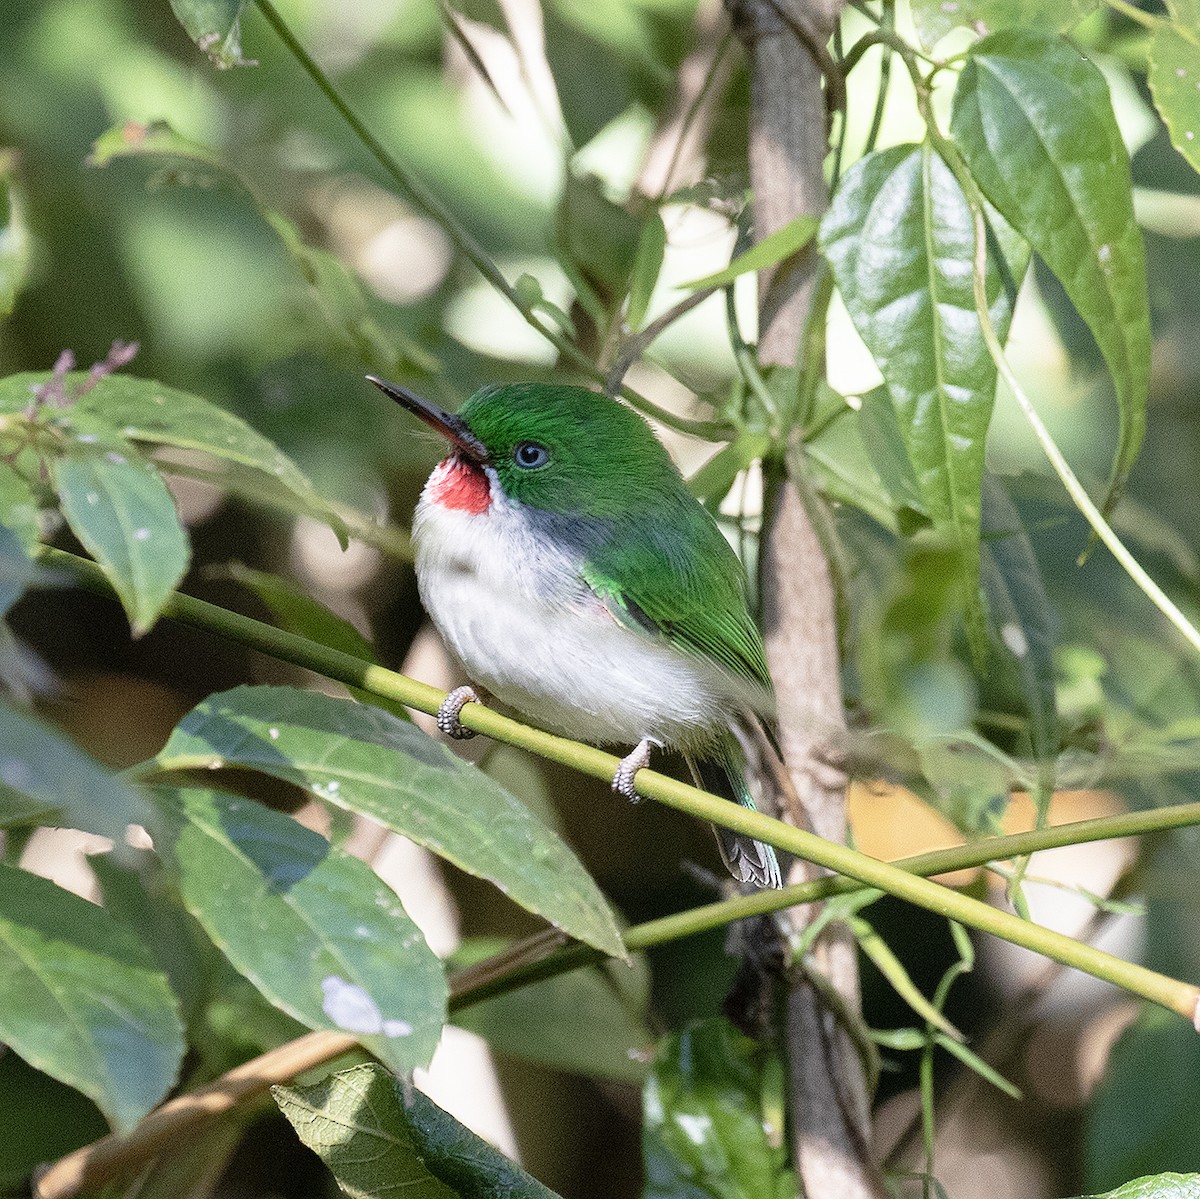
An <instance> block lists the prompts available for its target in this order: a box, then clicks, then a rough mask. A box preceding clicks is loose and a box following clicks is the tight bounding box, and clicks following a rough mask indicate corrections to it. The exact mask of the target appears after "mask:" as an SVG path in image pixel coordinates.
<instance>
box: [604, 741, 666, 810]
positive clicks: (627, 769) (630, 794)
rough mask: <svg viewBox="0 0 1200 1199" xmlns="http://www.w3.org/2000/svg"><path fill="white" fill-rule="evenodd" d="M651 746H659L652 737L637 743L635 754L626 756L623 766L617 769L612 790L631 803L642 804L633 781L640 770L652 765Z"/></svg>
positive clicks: (622, 760)
mask: <svg viewBox="0 0 1200 1199" xmlns="http://www.w3.org/2000/svg"><path fill="white" fill-rule="evenodd" d="M651 745H658V742H657V741H655V740H654V739H653V738H651V737H643V738H642V739H641V740H640V741H639V742H638V743H637V746H636V748H635V749H634V750H633V752H632V753H629V754H626V755H625V757H623V758H622V759H621V764H620V765H619V766H618V767H617V772H616V774H614V775H613V778H612V789H613V790H614V791H615V792H616V793H617V794H618V795H623V796H625V798H626V799H627V800H629V802H630V803H641V802H642V797H641V796H640V795H639V794H638V791H637V788H636V787H635V786H634V785H633V780H634V778H635V777H636V776H637V772H638V771H639V770H643V769H645V768H646V767H647V766H649V765H650V746H651Z"/></svg>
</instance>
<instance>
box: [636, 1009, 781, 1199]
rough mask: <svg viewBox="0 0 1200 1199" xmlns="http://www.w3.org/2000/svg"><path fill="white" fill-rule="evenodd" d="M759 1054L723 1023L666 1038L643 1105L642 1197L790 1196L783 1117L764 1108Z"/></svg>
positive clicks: (776, 1198) (718, 1198) (725, 1198)
mask: <svg viewBox="0 0 1200 1199" xmlns="http://www.w3.org/2000/svg"><path fill="white" fill-rule="evenodd" d="M761 1056H762V1050H761V1047H760V1046H758V1045H756V1044H755V1043H754V1042H753V1041H751V1040H750V1039H749V1038H747V1037H744V1036H742V1035H741V1034H740V1033H739V1032H737V1031H736V1030H735V1029H734V1028H733V1027H732V1025H730V1024H729V1023H728V1022H727V1021H725V1020H706V1021H704V1022H703V1023H701V1024H697V1025H694V1026H693V1027H692V1028H689V1029H687V1030H686V1031H684V1032H682V1033H675V1034H672V1035H671V1036H669V1037H667V1039H666V1041H665V1042H664V1043H663V1046H662V1049H661V1050H660V1052H659V1056H658V1058H657V1060H656V1061H655V1063H654V1072H653V1074H652V1075H651V1077H650V1080H649V1081H648V1082H647V1083H646V1087H645V1091H644V1094H643V1101H642V1106H643V1113H644V1125H643V1133H642V1154H643V1160H644V1162H645V1167H646V1189H645V1192H644V1199H780V1196H783V1195H794V1194H795V1193H796V1192H795V1186H794V1184H793V1183H790V1172H789V1171H787V1170H786V1169H785V1168H784V1163H785V1161H786V1152H785V1150H784V1148H783V1145H782V1143H781V1142H782V1138H783V1127H782V1112H778V1113H772V1112H768V1111H767V1110H764V1109H765V1107H766V1105H765V1104H764V1098H763V1090H764V1088H763V1079H762V1074H761V1070H760V1066H759V1061H760V1059H761ZM776 1118H778V1119H779V1121H780V1122H779V1123H778V1124H776V1123H775V1119H776ZM789 1188H790V1189H789Z"/></svg>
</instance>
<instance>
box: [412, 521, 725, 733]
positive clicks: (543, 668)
mask: <svg viewBox="0 0 1200 1199" xmlns="http://www.w3.org/2000/svg"><path fill="white" fill-rule="evenodd" d="M413 528H414V539H415V542H416V551H417V552H416V567H417V580H418V584H419V586H420V590H421V599H422V602H423V603H424V605H425V608H426V611H428V612H429V614H430V616H431V617H432V618H433V621H434V623H435V624H436V625H437V627H438V630H439V632H440V633H441V634H442V637H443V639H444V640H445V642H446V644H447V646H448V647H449V648H450V649H451V650H452V651H453V652H454V653H455V654H456V655H457V657H458V658H459V659H460V660H461V661H462V664H463V666H464V667H465V668H466V670H467V673H468V674H469V675H470V677H471V678H472V679H473V680H474V681H475V682H477V683H479V684H481V685H482V686H484V687H486V688H487V689H488V690H489V691H490V692H491V693H492V694H493V695H494V696H496V698H497V699H499V700H500V701H501V702H502V703H504V704H507V705H508V706H510V707H511V708H513V709H515V710H516V711H518V712H520V713H522V714H523V715H524V716H526V717H528V718H529V719H530V720H531V721H532V722H534V723H535V724H538V725H540V726H542V727H544V728H547V729H549V730H551V731H553V732H558V733H561V734H562V735H564V736H567V737H572V738H574V739H576V740H581V741H590V742H593V743H601V744H603V743H614V744H633V743H635V742H637V741H639V740H641V738H642V737H653V738H655V739H657V740H659V741H661V742H663V743H664V744H666V745H674V746H678V747H680V748H684V749H692V748H699V747H701V746H703V745H704V743H705V742H707V741H709V740H710V739H711V738H712V735H713V734H714V733H715V732H716V731H717V730H718V729H720V728H723V727H725V726H726V725H727V723H728V718H729V705H730V702H731V701H730V696H729V686H728V683H727V681H726V680H724V678H723V676H722V675H721V672H720V671H718V670H716V669H714V668H707V667H706V666H705V665H704V664H703V663H700V662H697V661H695V660H693V659H691V658H689V657H688V656H687V655H685V654H683V653H682V652H680V651H678V650H675V649H672V648H671V647H670V646H668V645H666V644H664V643H660V642H657V641H656V640H654V639H653V638H651V637H650V636H649V635H646V636H643V635H641V634H639V633H636V632H633V631H631V630H630V629H627V628H625V627H623V626H622V625H619V624H618V623H617V622H616V620H615V619H614V618H613V617H612V616H611V615H610V614H609V612H608V611H607V609H605V608H604V606H603V605H602V604H601V603H600V601H599V600H598V599H597V598H596V596H595V595H594V593H593V592H592V591H591V590H590V589H589V588H588V587H587V586H586V584H584V583H583V581H582V579H581V578H580V574H579V566H580V563H579V561H578V560H572V559H571V558H570V557H569V556H568V555H567V554H565V553H564V552H562V551H556V550H554V549H553V548H552V547H547V546H546V545H545V543H544V540H538V539H535V538H534V537H533V536H532V535H531V534H530V532H529V530H528V528H527V527H526V524H525V521H524V519H523V517H521V515H520V514H519V513H518V512H516V511H514V510H513V509H511V508H506V507H505V506H504V505H503V504H502V503H500V502H497V503H493V505H492V507H491V508H490V509H489V510H488V511H487V512H484V513H481V514H478V515H473V514H471V513H468V512H464V511H462V510H457V509H448V508H444V507H442V506H440V505H438V504H434V503H431V502H429V501H428V500H427V499H423V500H422V502H421V505H420V506H419V508H418V510H417V516H416V520H415V521H414V526H413Z"/></svg>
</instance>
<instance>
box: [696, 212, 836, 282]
mask: <svg viewBox="0 0 1200 1199" xmlns="http://www.w3.org/2000/svg"><path fill="white" fill-rule="evenodd" d="M819 225H820V220H819V219H818V218H817V217H815V216H798V217H796V218H795V220H792V221H789V222H788V223H787V224H786V225H784V226H783V228H782V229H776V230H775V232H774V233H771V234H768V235H767V236H766V237H764V238H763V239H762V241H760V242H757V243H756V244H755V245H754V246H753V247H751V249H749V250H747V251H746V252H745V253H744V254H739V255H738V256H737V257H736V258H735V259H734V260H733V261H732V262H731V263H730V264H729V265H728V266H727V267H725V269H724V270H720V271H717V272H716V273H715V274H712V275H705V276H704V278H703V279H693V280H691V281H690V282H689V283H681V284H680V285H679V286H680V287H685V288H687V289H688V290H689V291H698V290H699V289H700V288H702V287H725V286H727V285H728V284H730V283H732V282H733V281H734V280H735V279H736V278H738V276H739V275H745V274H748V273H749V272H750V271H763V270H766V269H767V268H768V267H772V266H777V265H778V264H779V263H781V262H782V261H783V260H784V259H785V258H787V257H788V256H789V255H791V254H795V253H796V252H797V251H798V250H802V249H804V247H805V246H806V245H808V243H809V242H810V241H812V239H813V238H814V237H815V236H816V233H817V228H818V226H819Z"/></svg>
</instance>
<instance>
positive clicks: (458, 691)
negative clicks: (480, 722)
mask: <svg viewBox="0 0 1200 1199" xmlns="http://www.w3.org/2000/svg"><path fill="white" fill-rule="evenodd" d="M482 702H483V701H482V700H481V699H480V698H479V693H478V692H477V691H476V690H475V688H474V687H455V688H454V690H453V691H451V692H450V694H449V695H447V696H446V698H445V699H444V700H442V706H441V707H440V708H438V710H437V726H438V729H439V730H440V731H441V732H443V733H445V734H446V736H447V737H453V738H454V740H455V741H467V740H469V739H470V738H471V737H474V736H475V734H474V732H473V731H472V730H471V729H464V728H463V726H462V723H461V722H460V721H459V719H458V717H459V714H460V713H461V712H462V710H463V708H465V707H466V706H467V704H478V703H482Z"/></svg>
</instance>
